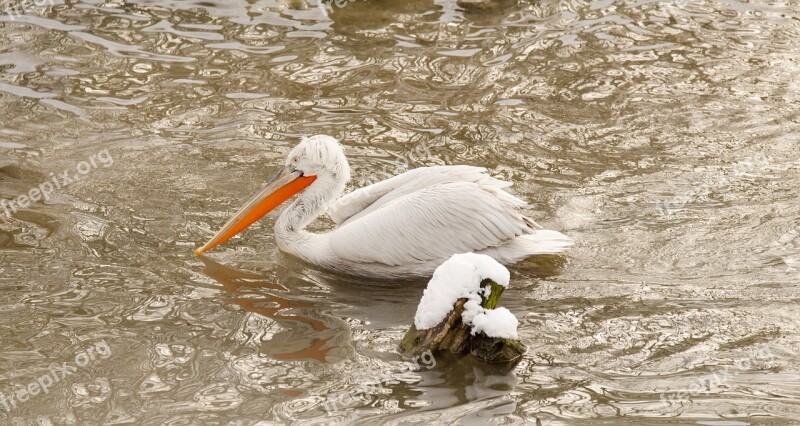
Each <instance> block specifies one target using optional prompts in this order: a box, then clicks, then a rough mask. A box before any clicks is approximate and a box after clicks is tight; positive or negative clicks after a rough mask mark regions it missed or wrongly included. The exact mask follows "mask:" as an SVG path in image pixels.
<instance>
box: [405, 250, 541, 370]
mask: <svg viewBox="0 0 800 426" xmlns="http://www.w3.org/2000/svg"><path fill="white" fill-rule="evenodd" d="M509 276H510V274H509V272H508V269H506V268H505V267H504V266H503V265H501V264H500V263H498V262H497V261H496V260H494V259H492V258H491V257H489V256H486V255H483V254H475V253H464V254H456V255H454V256H452V257H451V258H450V259H448V260H447V261H446V262H444V263H443V264H441V265H440V266H439V267H438V268H436V271H435V272H434V273H433V278H431V280H430V282H429V283H428V288H426V289H425V293H424V294H423V295H422V300H420V302H419V306H418V307H417V313H416V315H415V316H414V324H413V325H412V326H411V328H410V329H409V330H408V332H406V335H405V336H404V337H403V340H402V341H401V342H400V351H401V353H402V354H403V356H406V357H409V358H410V357H415V356H419V355H420V354H422V353H424V352H425V351H431V352H434V353H435V352H437V351H439V352H441V351H444V352H450V353H453V354H467V353H470V354H472V356H474V357H475V358H477V359H479V360H481V361H484V362H489V363H516V362H517V361H519V360H520V359H522V355H524V354H525V351H526V350H527V349H526V347H525V345H524V344H523V343H522V342H520V341H519V340H517V326H518V325H519V322H518V321H517V318H516V317H514V315H513V314H512V313H511V312H510V311H509V310H508V309H506V308H498V307H497V303H498V302H499V301H500V296H501V295H502V294H503V290H505V288H506V286H508V281H509Z"/></svg>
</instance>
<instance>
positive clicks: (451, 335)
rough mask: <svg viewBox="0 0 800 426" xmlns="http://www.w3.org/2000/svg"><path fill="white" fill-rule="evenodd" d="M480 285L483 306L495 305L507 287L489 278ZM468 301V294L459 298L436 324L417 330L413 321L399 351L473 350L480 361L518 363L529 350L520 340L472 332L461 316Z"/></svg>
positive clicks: (413, 353) (409, 355)
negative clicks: (487, 293) (466, 297)
mask: <svg viewBox="0 0 800 426" xmlns="http://www.w3.org/2000/svg"><path fill="white" fill-rule="evenodd" d="M481 288H482V289H484V291H482V292H481V306H482V307H484V308H486V309H494V308H496V307H497V304H498V302H499V301H500V296H501V295H502V294H503V290H504V289H505V287H503V286H501V285H499V284H497V283H495V282H494V281H492V280H488V279H487V280H483V281H482V282H481ZM486 288H489V289H490V291H489V295H488V296H484V295H483V294H484V293H485V289H486ZM466 302H467V299H465V298H461V299H458V301H456V303H455V306H453V310H452V311H450V313H449V314H448V315H447V316H446V317H445V319H444V320H442V321H441V322H440V323H439V324H438V325H436V326H435V327H432V328H429V329H427V330H417V328H416V326H414V324H412V325H411V328H410V329H409V330H408V331H407V332H406V335H405V336H404V337H403V340H401V341H400V353H401V354H402V355H403V356H404V357H407V358H413V357H415V356H419V355H421V354H422V353H424V352H426V351H431V352H432V353H436V352H449V353H452V354H456V355H466V354H471V355H472V356H473V357H475V358H476V359H478V360H480V361H483V362H487V363H492V364H501V363H512V364H516V363H517V362H518V361H519V360H521V359H522V356H523V355H524V354H525V352H526V351H527V348H526V347H525V345H524V344H523V343H522V342H521V341H519V340H515V339H503V338H499V337H488V336H486V335H485V334H484V333H482V332H480V333H477V334H476V335H474V336H473V335H472V333H471V327H470V326H469V325H467V324H464V322H463V320H462V319H461V314H462V313H463V312H464V304H465V303H466Z"/></svg>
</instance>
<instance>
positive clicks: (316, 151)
mask: <svg viewBox="0 0 800 426" xmlns="http://www.w3.org/2000/svg"><path fill="white" fill-rule="evenodd" d="M349 180H350V166H349V164H348V163H347V158H346V157H345V155H344V149H342V146H341V145H340V144H339V141H337V140H336V139H334V138H332V137H330V136H325V135H317V136H311V137H308V138H304V139H303V140H302V141H300V143H299V144H297V146H295V147H294V148H293V149H292V150H291V151H290V152H289V156H288V157H287V158H286V163H285V165H284V166H283V168H281V170H279V171H278V173H277V174H275V176H274V177H273V178H272V179H270V181H269V182H268V183H267V184H266V186H264V188H263V189H262V190H261V191H259V192H258V193H257V194H256V195H255V196H253V197H252V198H251V199H250V200H249V201H248V202H247V203H246V204H245V205H244V207H242V208H241V209H240V210H239V211H238V212H237V213H236V214H235V215H233V217H231V218H230V219H229V220H228V222H227V223H226V224H225V225H224V226H223V227H222V229H220V230H219V231H218V232H217V233H216V234H215V235H214V236H213V237H212V238H211V239H210V240H209V241H208V242H207V243H206V244H205V245H203V247H200V248H199V249H197V250H195V251H194V254H195V255H197V256H199V255H201V254H203V253H205V252H207V251H208V250H211V249H212V248H214V247H216V246H218V245H220V244H222V243H224V242H225V241H227V240H229V239H230V238H231V237H233V236H234V235H236V234H238V233H239V232H241V231H243V230H244V229H245V228H247V227H248V226H250V225H251V224H253V223H254V222H255V221H257V220H259V219H261V218H262V217H264V216H265V215H266V214H267V213H269V212H271V211H272V210H274V209H275V208H276V207H278V206H279V205H281V204H283V203H284V202H285V201H286V200H288V199H290V198H292V197H293V196H294V195H296V194H298V193H300V192H303V195H301V197H305V198H307V199H308V203H309V204H312V208H311V209H308V207H306V208H305V209H301V210H303V211H301V212H295V213H294V214H291V215H290V216H293V217H295V218H297V219H296V220H302V218H304V217H305V216H307V214H303V213H307V212H308V211H309V210H313V211H315V212H316V211H318V210H319V209H321V208H327V206H328V205H329V204H330V203H331V202H332V201H333V200H334V199H335V198H337V197H338V196H339V195H341V193H342V191H344V187H345V185H346V184H347V181H349ZM306 188H308V189H306ZM293 206H295V207H296V206H297V203H295V204H294V205H293ZM301 216H302V218H301Z"/></svg>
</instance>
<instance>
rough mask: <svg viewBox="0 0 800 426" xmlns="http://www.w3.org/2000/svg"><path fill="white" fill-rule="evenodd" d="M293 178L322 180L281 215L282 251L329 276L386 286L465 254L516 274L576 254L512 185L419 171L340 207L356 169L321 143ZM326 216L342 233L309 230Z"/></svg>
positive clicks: (293, 165)
mask: <svg viewBox="0 0 800 426" xmlns="http://www.w3.org/2000/svg"><path fill="white" fill-rule="evenodd" d="M284 170H285V171H286V173H295V174H297V175H299V176H307V177H308V176H316V179H315V180H314V181H313V183H311V184H310V185H309V186H308V187H307V188H305V189H304V190H302V192H300V193H299V196H298V197H297V198H296V199H295V201H293V202H292V203H291V204H290V205H289V206H288V207H287V208H286V209H285V210H284V211H283V212H282V213H281V215H280V217H279V219H278V221H277V222H276V224H275V235H276V239H277V242H278V246H279V247H280V248H281V250H283V251H285V252H288V253H290V254H293V255H295V256H297V257H299V258H301V259H303V260H305V261H307V262H310V263H313V264H316V265H319V266H322V267H324V268H327V269H332V270H336V271H340V272H344V273H347V274H352V275H361V276H369V277H376V278H379V277H386V278H400V277H416V276H430V275H431V274H432V273H433V270H434V269H435V268H436V267H437V266H439V265H440V264H441V263H442V262H444V261H445V260H447V259H448V258H449V257H450V256H452V255H453V254H456V253H465V252H475V253H482V254H487V255H489V256H491V257H493V258H495V259H496V260H498V261H499V262H501V263H504V264H510V263H514V262H517V261H520V260H522V259H524V258H526V257H528V256H532V255H537V254H553V253H561V252H563V251H565V250H566V249H567V248H568V247H569V246H570V245H572V240H570V239H569V238H568V237H567V236H565V235H563V234H561V233H560V232H557V231H548V230H543V229H541V228H540V227H539V226H538V225H537V224H536V223H534V222H533V221H532V220H530V219H528V218H527V217H525V216H524V215H523V214H522V213H521V212H520V208H521V207H523V206H524V204H525V203H524V202H523V201H522V200H520V199H518V198H516V197H514V196H512V195H510V194H509V193H507V192H505V190H504V188H507V187H509V186H511V183H509V182H504V181H501V180H498V179H495V178H493V177H491V176H489V175H488V174H487V172H486V169H484V168H479V167H471V166H437V167H423V168H418V169H414V170H410V171H408V172H405V173H403V174H401V175H398V176H395V177H393V178H390V179H387V180H385V181H382V182H378V183H376V184H373V185H370V186H367V187H365V188H361V189H358V190H355V191H353V192H351V193H349V194H347V195H344V196H342V197H341V198H339V197H340V196H341V194H342V192H343V189H344V187H345V185H346V183H347V181H348V180H349V178H350V167H349V165H348V164H347V159H346V158H345V156H344V152H343V150H342V147H341V145H340V144H339V143H338V141H336V139H334V138H332V137H329V136H314V137H310V138H306V139H304V140H303V141H302V142H301V143H300V144H299V145H298V146H297V147H295V148H294V149H293V150H292V152H291V153H290V154H289V157H288V159H287V161H286V167H285V168H284ZM326 211H327V212H328V213H329V215H330V217H331V218H332V219H333V221H334V222H335V223H337V224H338V225H339V226H338V227H337V228H336V229H334V230H332V231H331V232H328V233H324V234H314V233H310V232H308V231H306V230H305V227H306V226H308V225H309V224H310V223H311V222H312V221H313V220H314V219H315V218H317V217H318V216H320V215H321V214H324V213H325V212H326Z"/></svg>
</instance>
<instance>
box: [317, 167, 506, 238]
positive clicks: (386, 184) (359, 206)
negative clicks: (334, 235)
mask: <svg viewBox="0 0 800 426" xmlns="http://www.w3.org/2000/svg"><path fill="white" fill-rule="evenodd" d="M452 182H473V183H477V184H480V185H482V186H488V187H494V188H507V187H509V186H511V182H506V181H502V180H499V179H495V178H493V177H491V176H490V175H489V174H488V173H486V169H485V168H483V167H473V166H434V167H420V168H418V169H413V170H409V171H407V172H405V173H402V174H399V175H397V176H394V177H392V178H389V179H387V180H384V181H381V182H378V183H374V184H372V185H369V186H365V187H364V188H360V189H357V190H355V191H353V192H351V193H349V194H346V195H344V196H343V197H341V198H339V199H338V200H337V201H336V202H335V203H334V204H333V205H332V206H331V207H330V208H329V209H328V215H330V217H331V219H333V221H334V222H335V223H336V224H337V225H342V224H344V223H346V222H347V221H349V220H355V219H358V218H359V217H361V216H364V215H366V214H369V213H370V212H372V211H374V210H376V209H378V208H380V207H381V206H383V205H384V204H386V203H389V202H391V201H392V200H395V199H397V198H400V197H402V196H404V195H408V194H410V193H412V192H415V191H419V190H421V189H423V188H427V187H429V186H432V185H438V184H442V183H452Z"/></svg>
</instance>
